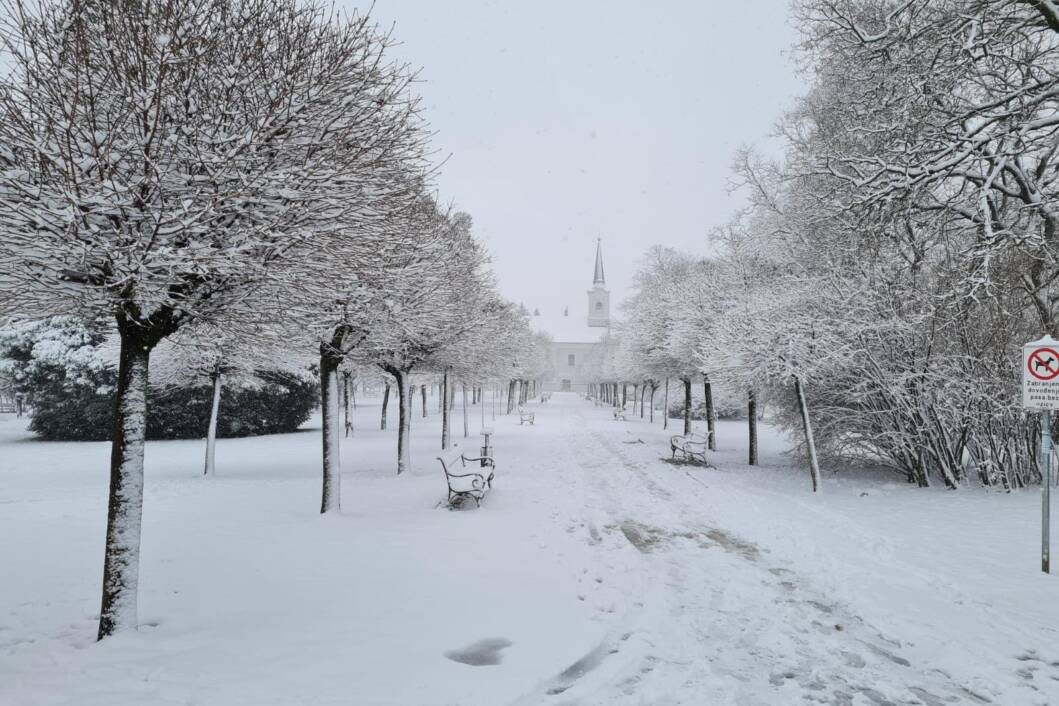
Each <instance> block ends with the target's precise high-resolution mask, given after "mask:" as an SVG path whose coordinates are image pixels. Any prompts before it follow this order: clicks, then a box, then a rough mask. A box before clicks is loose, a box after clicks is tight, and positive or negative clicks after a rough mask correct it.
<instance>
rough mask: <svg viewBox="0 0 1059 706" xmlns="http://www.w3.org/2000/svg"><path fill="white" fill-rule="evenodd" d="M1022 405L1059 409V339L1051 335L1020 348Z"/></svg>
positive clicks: (1025, 407) (1037, 408) (1040, 408)
mask: <svg viewBox="0 0 1059 706" xmlns="http://www.w3.org/2000/svg"><path fill="white" fill-rule="evenodd" d="M1022 408H1023V409H1028V410H1047V409H1059V341H1057V340H1055V339H1054V338H1052V337H1051V336H1045V337H1044V338H1042V339H1040V340H1039V341H1033V342H1032V343H1027V344H1026V345H1025V346H1023V348H1022Z"/></svg>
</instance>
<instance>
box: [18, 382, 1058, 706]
mask: <svg viewBox="0 0 1059 706" xmlns="http://www.w3.org/2000/svg"><path fill="white" fill-rule="evenodd" d="M431 402H432V404H436V402H435V401H433V400H432V401H431ZM532 406H533V407H534V408H535V411H536V412H537V423H536V424H535V425H534V426H532V427H530V426H521V427H520V426H519V425H518V420H517V417H516V418H514V419H513V418H511V417H500V418H498V419H497V420H496V421H495V422H492V421H490V422H488V424H490V425H491V426H494V427H495V429H496V442H495V446H496V455H497V457H498V468H497V481H496V483H495V489H494V490H493V492H492V493H491V494H490V495H488V496H487V497H486V499H485V501H484V502H483V505H482V508H481V509H479V510H471V511H464V512H450V511H447V510H445V509H443V508H441V507H440V505H439V502H440V501H441V500H442V499H443V497H444V494H445V486H444V480H443V477H442V475H441V471H440V467H439V465H438V463H437V462H436V461H435V460H434V457H435V456H436V455H437V447H438V438H439V434H438V427H439V419H438V415H437V414H436V413H435V412H434V409H433V407H431V409H430V417H429V418H428V419H426V420H423V419H421V418H419V417H417V418H416V419H414V422H413V436H414V437H415V439H414V445H413V460H414V463H413V470H412V472H411V473H410V474H407V475H404V476H401V477H396V476H395V475H394V467H395V458H394V456H395V451H394V437H393V434H394V432H393V431H386V432H380V431H378V429H377V427H378V414H379V408H378V406H377V404H375V405H372V404H366V405H362V406H361V408H360V409H359V410H358V430H357V435H356V437H355V438H353V439H347V440H345V441H344V442H343V449H342V451H343V468H344V477H343V482H342V494H343V495H342V506H343V510H342V514H341V515H340V516H337V517H327V518H323V517H321V516H320V515H319V514H317V510H318V508H319V494H320V480H319V465H320V464H319V458H320V445H321V443H320V438H319V433H318V431H314V430H306V431H304V432H301V433H298V434H289V435H282V436H273V437H264V438H256V439H239V440H223V441H221V442H220V444H219V447H218V451H217V464H218V474H217V476H216V477H214V478H210V479H204V478H202V477H201V476H200V475H199V474H200V472H201V457H202V453H203V448H202V446H203V445H202V443H201V442H152V443H149V444H148V449H147V496H146V501H145V509H144V510H145V511H144V530H143V531H144V536H143V542H144V544H143V555H142V566H141V583H140V602H139V603H140V622H141V627H140V629H139V631H138V632H136V633H134V634H123V635H120V636H116V637H114V638H112V639H108V640H106V641H104V642H103V643H98V644H97V643H96V642H95V641H94V637H95V630H96V619H97V614H98V599H99V588H100V580H101V579H100V571H101V564H102V556H103V534H104V521H105V503H106V466H107V463H106V457H107V447H106V445H105V444H95V443H43V442H39V441H34V440H32V438H31V436H30V435H29V434H28V433H27V432H25V431H23V427H24V426H25V423H24V421H15V420H12V419H10V418H9V417H8V418H6V419H4V421H2V422H0V704H4V705H5V706H6V705H7V704H12V705H18V706H22V705H38V704H40V705H43V704H48V705H52V704H70V705H71V706H73V705H74V704H76V705H77V706H97V705H98V706H103V705H106V706H122V705H126V704H127V705H130V706H132V705H136V706H140V705H145V704H150V705H154V704H159V705H169V704H181V705H188V704H196V705H213V704H216V705H223V706H237V705H240V706H241V705H246V706H262V705H266V704H276V705H283V706H288V705H294V704H305V705H309V704H313V705H315V704H321V705H323V704H343V705H349V704H354V705H357V706H374V705H376V704H378V705H382V704H402V705H416V706H418V705H425V704H438V705H452V704H466V705H478V704H482V705H489V706H492V705H496V704H515V705H519V706H531V705H535V704H556V705H567V704H585V705H587V704H710V705H720V704H739V705H744V704H748V705H749V704H798V703H806V702H808V703H823V704H925V705H927V706H941V705H943V704H950V703H951V704H958V703H967V704H980V703H994V704H1002V705H1005V706H1008V705H1015V706H1018V705H1021V704H1028V705H1029V704H1050V703H1051V704H1056V703H1059V578H1057V577H1050V576H1045V575H1043V574H1041V573H1040V572H1039V571H1038V568H1037V567H1038V541H1039V524H1038V523H1039V494H1038V493H1037V492H1035V491H1027V492H1021V493H1013V494H1000V493H995V492H985V491H979V490H974V489H968V490H961V491H958V492H946V491H944V490H916V489H913V488H910V487H908V486H905V485H903V484H901V483H898V482H895V481H894V479H891V478H887V477H880V478H874V477H867V478H866V477H864V476H863V475H858V476H852V475H849V476H846V477H843V476H837V477H836V476H833V475H832V474H831V473H826V479H825V488H824V490H825V492H824V493H823V494H822V495H820V496H816V497H814V496H813V495H812V494H811V493H810V492H809V481H808V478H807V476H806V475H805V473H804V472H803V471H801V470H799V469H798V468H796V467H795V464H793V462H792V460H791V459H789V458H786V457H785V456H784V455H783V451H784V448H785V446H786V443H785V440H784V439H783V438H782V437H780V436H779V435H777V434H775V433H771V432H770V430H768V429H767V427H766V429H765V433H764V434H763V444H762V446H763V449H762V450H763V464H762V466H761V467H760V468H754V469H751V468H749V467H747V466H745V465H744V457H745V441H744V426H743V425H742V424H738V423H735V422H731V423H722V424H721V426H720V434H719V439H720V444H721V447H722V451H721V452H719V453H718V454H717V455H716V456H715V457H714V461H715V463H716V465H717V466H718V468H716V469H703V468H697V467H689V466H680V465H673V464H670V463H666V462H663V461H662V460H661V459H662V458H663V457H666V456H668V453H669V448H668V444H667V442H666V434H667V432H664V431H663V430H662V428H661V424H660V423H657V422H656V423H655V424H654V425H653V426H651V425H649V424H647V423H646V422H641V421H639V420H632V421H628V422H618V421H614V420H613V419H612V418H611V415H610V412H609V410H606V409H603V408H596V407H593V406H592V405H591V404H590V403H586V402H584V401H582V400H579V399H578V398H576V397H574V396H572V395H558V394H557V395H556V396H555V397H554V398H553V400H552V401H551V402H550V403H548V404H545V405H538V404H536V403H534V404H533V405H532ZM478 419H479V416H478V410H477V409H476V410H474V411H473V412H472V424H471V428H472V430H476V429H477V428H478V427H479V422H478ZM456 421H457V424H456V427H457V429H458V430H461V429H462V426H461V425H460V423H459V417H458V415H457V417H456ZM393 426H395V424H394V420H391V428H392V427H393ZM671 431H674V432H675V431H676V425H674V427H673V428H672V429H671ZM456 436H457V440H459V441H462V439H461V438H460V437H461V433H460V432H459V431H458V432H457V434H456ZM467 443H468V445H469V446H472V447H474V446H477V437H476V436H475V435H472V438H471V439H469V440H468V442H467ZM483 663H484V664H483Z"/></svg>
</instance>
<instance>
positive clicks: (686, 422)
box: [684, 378, 691, 436]
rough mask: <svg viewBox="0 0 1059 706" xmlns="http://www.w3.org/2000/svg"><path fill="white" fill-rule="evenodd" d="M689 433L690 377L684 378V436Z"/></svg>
mask: <svg viewBox="0 0 1059 706" xmlns="http://www.w3.org/2000/svg"><path fill="white" fill-rule="evenodd" d="M690 433H691V378H686V379H685V380H684V436H687V435H688V434H690Z"/></svg>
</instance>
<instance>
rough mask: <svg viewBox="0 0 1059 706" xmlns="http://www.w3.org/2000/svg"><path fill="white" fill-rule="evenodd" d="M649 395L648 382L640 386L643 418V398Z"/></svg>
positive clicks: (641, 415) (641, 416)
mask: <svg viewBox="0 0 1059 706" xmlns="http://www.w3.org/2000/svg"><path fill="white" fill-rule="evenodd" d="M646 396H647V383H646V382H645V383H644V384H643V385H641V386H640V419H643V400H644V397H646Z"/></svg>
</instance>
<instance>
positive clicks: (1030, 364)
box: [1022, 336, 1059, 574]
mask: <svg viewBox="0 0 1059 706" xmlns="http://www.w3.org/2000/svg"><path fill="white" fill-rule="evenodd" d="M1022 408H1023V409H1025V410H1027V411H1031V412H1041V461H1042V462H1043V464H1044V473H1043V475H1044V478H1043V481H1044V482H1043V483H1042V485H1041V571H1043V572H1044V573H1046V574H1048V573H1051V507H1052V410H1054V409H1059V341H1056V340H1055V339H1054V338H1052V337H1051V336H1045V337H1044V338H1042V339H1040V340H1037V341H1032V342H1031V343H1027V344H1026V345H1025V346H1023V348H1022Z"/></svg>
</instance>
